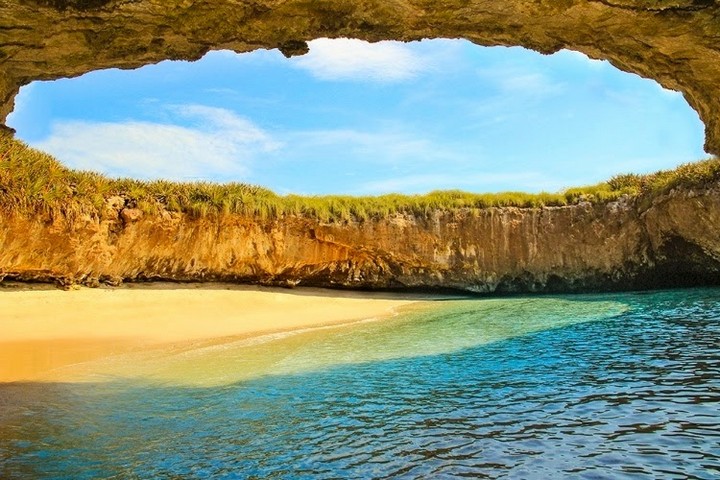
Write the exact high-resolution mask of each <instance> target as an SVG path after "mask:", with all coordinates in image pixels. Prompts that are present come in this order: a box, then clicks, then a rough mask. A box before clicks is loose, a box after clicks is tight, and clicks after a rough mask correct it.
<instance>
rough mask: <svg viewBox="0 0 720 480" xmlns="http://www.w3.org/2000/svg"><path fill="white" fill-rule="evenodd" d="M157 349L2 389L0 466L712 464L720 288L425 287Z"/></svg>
mask: <svg viewBox="0 0 720 480" xmlns="http://www.w3.org/2000/svg"><path fill="white" fill-rule="evenodd" d="M185 353H187V352H185ZM173 358H175V357H173ZM261 360H262V361H261ZM173 362H175V363H173ZM170 364H172V365H175V369H176V370H177V371H182V372H185V373H184V374H183V375H180V374H177V375H173V374H172V371H173V368H171V367H168V365H169V364H168V361H164V363H163V366H162V368H161V369H160V370H161V371H162V372H164V373H163V375H159V374H158V375H157V376H155V377H152V375H151V376H150V377H147V376H146V377H145V378H144V379H143V380H140V379H121V378H116V379H115V380H113V381H108V382H96V383H84V384H62V385H59V384H54V385H42V384H31V385H6V386H0V478H2V479H15V478H22V479H25V478H30V479H32V478H68V479H90V478H118V479H120V478H123V479H124V478H143V479H144V478H213V479H214V478H220V479H222V478H243V479H245V478H257V479H266V478H282V479H284V478H293V479H295V478H298V479H304V478H308V479H309V478H323V479H326V478H338V479H351V478H362V479H367V478H408V479H414V478H461V477H469V478H483V477H487V478H513V479H515V478H587V479H601V478H653V479H655V478H703V479H710V478H720V289H694V290H677V291H665V292H652V293H638V294H633V293H629V294H617V295H582V296H567V297H532V298H529V297H528V298H523V297H520V298H509V299H492V300H481V299H478V300H461V301H447V302H438V303H435V304H433V305H432V307H430V308H427V309H424V310H420V311H414V312H410V313H407V314H405V315H401V316H400V317H398V318H395V319H393V320H389V321H383V322H374V323H366V324H359V325H354V326H352V327H347V328H337V329H325V330H319V331H310V332H305V333H301V334H297V335H293V336H288V337H281V338H275V339H269V340H268V341H266V342H264V343H259V344H247V343H238V344H237V345H232V346H230V347H226V348H223V349H214V350H212V349H210V350H209V351H204V353H198V354H197V355H190V356H188V355H187V354H184V355H183V357H182V358H181V359H180V358H176V359H175V360H173V361H172V362H170ZM188 364H190V365H193V366H196V367H197V366H198V365H199V366H201V367H202V368H200V367H198V368H196V369H194V370H192V369H191V371H190V373H187V370H188V369H187V365H188ZM167 372H171V374H168V373H167ZM176 373H177V372H176ZM193 375H195V376H198V378H193ZM199 377H202V378H199ZM148 378H149V379H148ZM188 379H190V380H193V379H194V380H198V381H197V382H195V383H193V382H190V381H188ZM200 380H203V381H200ZM205 380H207V381H205Z"/></svg>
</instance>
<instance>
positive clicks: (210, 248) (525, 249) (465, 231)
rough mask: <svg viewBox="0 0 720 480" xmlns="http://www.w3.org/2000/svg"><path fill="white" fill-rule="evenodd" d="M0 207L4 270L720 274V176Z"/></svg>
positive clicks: (30, 274) (244, 277)
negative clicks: (586, 188) (650, 186)
mask: <svg viewBox="0 0 720 480" xmlns="http://www.w3.org/2000/svg"><path fill="white" fill-rule="evenodd" d="M117 198H118V197H113V198H110V199H108V201H107V205H106V206H105V207H104V208H102V209H100V210H98V213H97V214H96V215H87V216H83V217H79V218H73V219H68V218H65V217H62V216H58V217H47V218H42V217H39V216H36V215H35V216H22V215H9V214H2V213H0V247H1V248H0V277H5V278H8V279H15V280H25V281H28V280H30V281H32V280H36V281H54V282H58V283H63V284H70V283H84V284H87V285H96V284H97V283H98V282H105V283H110V284H117V283H119V282H121V281H143V280H175V281H211V280H220V281H232V282H242V283H258V284H265V285H282V286H295V285H304V286H320V287H335V288H367V289H397V290H402V289H412V288H420V289H458V290H466V291H473V292H573V291H601V290H627V289H637V288H646V287H648V288H649V287H652V288H658V287H676V286H686V285H702V284H715V285H717V284H720V237H719V236H718V233H717V226H718V225H720V185H717V184H716V185H714V186H712V187H710V188H707V189H704V190H701V191H696V190H687V189H686V190H675V191H672V192H670V193H669V194H666V195H664V196H661V197H659V198H656V199H655V200H654V201H653V203H652V204H651V205H648V204H647V203H648V202H647V201H642V200H638V199H634V200H633V199H628V198H625V199H621V200H620V201H617V202H612V203H609V204H606V205H591V204H590V203H584V204H579V205H574V206H567V207H547V208H523V209H521V208H488V209H483V210H478V209H474V210H471V209H461V210H456V211H437V212H435V213H433V214H430V215H428V216H425V215H422V216H413V215H408V214H396V215H393V216H390V217H388V218H382V219H380V218H376V219H370V220H366V221H357V222H355V221H352V222H335V223H320V222H319V221H318V220H315V219H311V218H306V217H300V216H289V217H284V218H280V219H275V220H262V219H258V218H249V217H243V216H240V215H224V216H220V217H214V218H212V217H208V218H191V217H189V216H187V215H184V214H180V213H176V212H168V211H160V212H158V213H156V214H146V215H134V216H133V217H132V219H131V221H129V220H128V218H129V217H128V208H125V206H124V202H122V201H119V200H117Z"/></svg>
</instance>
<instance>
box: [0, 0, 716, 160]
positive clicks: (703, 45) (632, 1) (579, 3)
mask: <svg viewBox="0 0 720 480" xmlns="http://www.w3.org/2000/svg"><path fill="white" fill-rule="evenodd" d="M319 37H352V38H359V39H363V40H369V41H379V40H402V41H410V40H419V39H423V38H464V39H467V40H470V41H472V42H474V43H476V44H479V45H486V46H491V45H507V46H523V47H526V48H530V49H533V50H536V51H539V52H542V53H552V52H555V51H557V50H560V49H562V48H568V49H572V50H576V51H580V52H583V53H585V54H587V55H588V56H590V57H592V58H597V59H607V60H609V61H610V62H612V63H613V64H614V65H615V66H616V67H618V68H620V69H621V70H624V71H627V72H632V73H636V74H638V75H641V76H643V77H647V78H652V79H654V80H656V81H657V82H659V83H660V84H661V85H663V86H664V87H666V88H671V89H675V90H679V91H681V92H683V94H684V95H685V98H686V99H687V101H688V102H689V104H690V105H691V106H692V107H693V108H694V109H695V110H696V111H697V112H698V113H699V115H700V117H701V119H702V120H703V121H704V122H705V125H706V144H705V148H706V150H707V151H708V152H710V153H715V154H718V153H720V2H717V1H715V0H504V1H498V0H14V1H3V2H0V126H2V125H4V122H5V119H6V118H7V115H8V114H9V113H10V112H11V111H12V108H13V99H14V97H15V95H16V94H17V92H18V90H19V88H20V87H21V86H23V85H26V84H28V83H30V82H32V81H34V80H49V79H56V78H62V77H72V76H77V75H81V74H83V73H86V72H89V71H92V70H97V69H102V68H110V67H119V68H136V67H140V66H142V65H146V64H149V63H155V62H158V61H161V60H166V59H174V60H180V59H185V60H195V59H198V58H200V57H201V56H202V55H204V54H205V53H206V52H207V51H209V50H213V49H230V50H234V51H236V52H247V51H252V50H255V49H259V48H279V49H280V50H281V51H282V52H283V53H284V54H285V55H288V56H290V55H301V54H303V53H305V52H306V51H307V44H306V43H305V42H306V41H308V40H311V39H314V38H319Z"/></svg>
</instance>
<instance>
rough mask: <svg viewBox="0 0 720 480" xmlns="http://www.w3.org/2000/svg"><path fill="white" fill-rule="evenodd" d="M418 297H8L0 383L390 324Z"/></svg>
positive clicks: (175, 293)
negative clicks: (112, 360)
mask: <svg viewBox="0 0 720 480" xmlns="http://www.w3.org/2000/svg"><path fill="white" fill-rule="evenodd" d="M414 301H415V300H414V299H413V298H412V297H408V296H405V297H399V296H387V295H373V294H364V293H346V292H327V291H323V290H316V289H297V290H284V289H269V288H260V287H240V286H233V285H224V284H213V285H208V284H196V285H178V284H164V283H159V284H147V285H129V286H124V287H120V288H112V289H110V288H99V289H89V288H81V289H78V290H71V291H61V290H55V289H27V288H23V289H0V382H13V381H33V380H35V381H37V380H43V379H47V378H52V379H53V380H54V381H58V380H62V375H57V374H55V375H53V372H59V371H60V372H61V371H62V370H63V367H68V366H70V365H74V364H80V363H83V362H88V361H95V360H98V359H102V358H104V357H108V356H111V355H117V354H121V353H124V352H138V351H143V350H145V349H153V348H157V347H158V346H160V345H163V346H172V345H173V344H178V345H180V344H183V343H187V342H191V341H209V340H213V339H222V338H224V337H228V338H237V337H240V336H254V335H260V334H264V333H268V332H278V331H290V330H295V329H301V328H307V327H312V326H320V325H335V324H343V323H349V322H353V321H357V320H362V319H367V318H373V317H382V316H390V315H391V314H392V312H393V311H394V309H395V308H398V307H401V306H404V305H408V304H410V303H413V302H414Z"/></svg>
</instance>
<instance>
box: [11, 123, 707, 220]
mask: <svg viewBox="0 0 720 480" xmlns="http://www.w3.org/2000/svg"><path fill="white" fill-rule="evenodd" d="M719 180H720V160H718V159H717V158H710V159H707V160H703V161H700V162H695V163H687V164H684V165H681V166H679V167H678V168H676V169H674V170H665V171H659V172H656V173H653V174H649V175H637V174H623V175H616V176H614V177H612V178H611V179H610V180H608V181H607V182H602V183H599V184H597V185H590V186H585V187H578V188H571V189H567V190H565V191H562V192H558V193H546V192H543V193H538V194H531V193H523V192H503V193H484V194H478V193H468V192H463V191H460V190H442V191H441V190H437V191H433V192H430V193H428V194H425V195H399V194H388V195H379V196H372V197H371V196H364V197H354V196H348V195H324V196H299V195H286V196H280V195H277V194H275V193H274V192H272V191H270V190H268V189H266V188H262V187H259V186H256V185H248V184H243V183H227V184H217V183H211V182H190V183H177V182H170V181H167V180H154V181H141V180H134V179H128V178H121V179H111V178H108V177H106V176H104V175H101V174H99V173H96V172H88V171H79V170H71V169H69V168H67V167H65V166H63V165H62V164H61V163H60V162H58V161H57V160H56V159H54V158H53V157H51V156H50V155H47V154H45V153H43V152H40V151H38V150H35V149H32V148H30V147H28V146H27V145H25V144H24V143H22V142H20V141H18V140H16V139H14V138H12V136H10V135H7V134H0V208H2V209H5V210H14V211H21V212H25V213H33V214H35V213H44V214H48V215H50V216H54V215H60V214H62V215H65V216H66V217H70V218H72V217H74V216H77V215H99V213H100V212H101V211H102V209H103V208H104V206H105V203H106V200H107V199H108V198H110V197H113V196H121V197H123V199H124V201H125V204H126V205H127V206H129V207H133V208H140V209H142V210H143V211H145V212H146V213H155V212H158V211H161V210H163V209H164V210H168V211H173V212H183V213H185V214H188V215H190V216H193V217H212V216H218V215H228V214H240V215H244V216H251V217H257V218H261V219H270V218H279V217H283V216H304V217H309V218H314V219H318V220H320V221H322V222H331V221H350V220H355V221H364V220H369V219H377V218H385V217H387V216H389V215H392V214H395V213H406V214H411V215H415V216H430V215H432V214H433V213H434V212H437V211H448V210H456V209H483V208H489V207H520V208H539V207H553V206H564V205H574V204H578V203H580V202H590V203H593V204H598V203H607V202H611V201H614V200H617V199H619V198H620V197H622V196H623V195H627V196H630V197H639V198H641V199H642V201H643V204H649V203H648V202H651V201H652V199H653V198H655V197H657V196H659V195H662V194H664V193H667V192H669V191H670V190H672V189H674V188H702V187H706V186H708V185H710V184H711V183H713V182H717V181H719Z"/></svg>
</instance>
